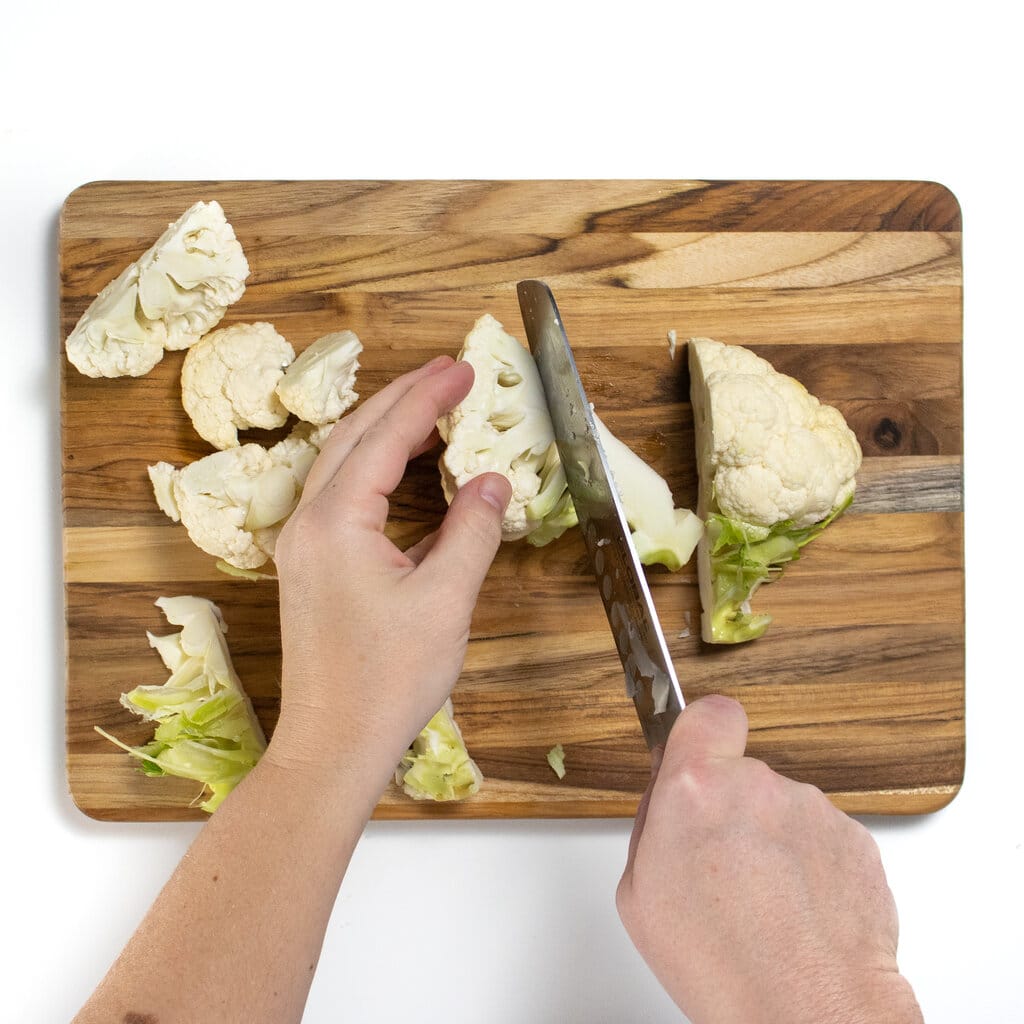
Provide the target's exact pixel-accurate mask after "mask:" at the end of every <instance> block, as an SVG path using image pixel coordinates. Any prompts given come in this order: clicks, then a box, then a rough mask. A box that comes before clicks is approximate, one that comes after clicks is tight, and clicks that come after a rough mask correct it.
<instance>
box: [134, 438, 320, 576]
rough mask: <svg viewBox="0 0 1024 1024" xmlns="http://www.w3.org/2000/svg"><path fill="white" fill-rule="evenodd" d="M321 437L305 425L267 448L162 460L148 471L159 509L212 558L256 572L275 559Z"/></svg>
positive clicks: (248, 446) (246, 446)
mask: <svg viewBox="0 0 1024 1024" xmlns="http://www.w3.org/2000/svg"><path fill="white" fill-rule="evenodd" d="M324 436H325V434H324V432H323V431H315V430H312V429H311V428H310V427H308V426H305V425H300V426H299V427H296V429H295V430H293V431H292V433H291V434H290V435H289V436H288V437H286V438H285V439H284V440H283V441H279V442H278V443H277V444H275V445H274V446H273V447H272V448H269V449H267V448H264V447H262V446H261V445H258V444H244V445H241V446H240V447H238V448H228V449H226V450H224V451H219V452H213V453H212V454H211V455H207V456H205V457H204V458H202V459H198V460H197V461H196V462H192V463H190V464H189V465H187V466H185V467H183V468H182V469H177V468H176V467H174V466H172V465H171V464H170V463H167V462H158V463H156V464H155V465H153V466H150V467H149V478H150V481H151V482H152V484H153V492H154V494H155V496H156V500H157V504H158V505H159V506H160V508H161V510H162V511H163V512H164V514H165V515H167V516H168V517H170V518H171V519H172V520H174V522H181V523H182V524H183V525H184V526H185V528H186V529H187V530H188V535H189V537H190V539H191V540H192V542H193V543H194V544H195V545H196V546H197V547H199V548H201V549H202V550H203V551H205V552H206V553H207V554H210V555H213V556H214V557H216V558H219V559H223V561H225V562H226V563H227V564H228V565H230V566H234V567H235V568H237V569H247V570H248V569H257V568H259V567H260V566H261V565H263V564H264V563H265V562H266V561H267V560H268V559H271V558H273V557H274V548H275V546H276V544H277V538H278V536H279V534H280V532H281V528H282V527H283V526H284V523H285V520H287V518H288V516H290V515H291V514H292V512H293V511H294V509H295V506H296V505H297V504H298V502H299V497H300V495H301V494H302V487H303V484H305V482H306V476H307V475H308V474H309V470H310V467H311V466H312V465H313V460H314V459H315V458H316V456H317V452H318V450H319V445H320V444H321V443H322V441H323V437H324Z"/></svg>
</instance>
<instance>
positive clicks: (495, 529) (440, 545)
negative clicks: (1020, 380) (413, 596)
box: [417, 473, 512, 604]
mask: <svg viewBox="0 0 1024 1024" xmlns="http://www.w3.org/2000/svg"><path fill="white" fill-rule="evenodd" d="M511 497H512V485H511V484H510V483H509V482H508V480H506V479H505V477H503V476H502V475H501V474H500V473H483V474H482V475H480V476H478V477H475V478H474V479H472V480H470V481H469V483H467V484H466V485H465V486H464V487H462V488H461V489H460V490H459V492H458V494H456V495H455V497H454V498H453V499H452V503H451V506H450V507H449V509H448V512H447V513H446V515H445V517H444V521H443V522H442V523H441V527H440V529H439V530H438V531H437V539H436V540H435V541H434V545H433V547H432V548H431V550H430V552H429V553H428V554H427V556H426V557H425V558H424V559H423V562H422V563H421V564H420V566H419V569H418V570H417V572H419V573H421V574H422V575H424V576H426V577H427V578H428V579H429V580H431V581H432V582H433V584H434V585H437V584H440V585H442V586H448V587H450V586H452V585H454V586H457V587H458V588H459V590H460V593H461V594H463V595H466V596H468V597H469V598H470V603H471V604H472V603H473V602H475V601H476V597H477V594H479V592H480V587H481V585H482V584H483V582H484V577H485V576H486V575H487V570H488V569H489V568H490V567H491V562H493V561H494V556H495V554H497V551H498V546H499V545H500V544H501V518H502V515H503V514H504V512H505V507H506V506H507V505H508V503H509V500H510V499H511Z"/></svg>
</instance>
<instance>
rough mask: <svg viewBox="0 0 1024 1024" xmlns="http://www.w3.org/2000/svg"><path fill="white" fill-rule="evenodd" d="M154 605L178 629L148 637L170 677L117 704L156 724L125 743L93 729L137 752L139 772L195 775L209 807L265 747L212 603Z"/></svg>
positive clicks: (186, 600) (171, 600)
mask: <svg viewBox="0 0 1024 1024" xmlns="http://www.w3.org/2000/svg"><path fill="white" fill-rule="evenodd" d="M156 603H157V606H158V607H159V608H160V609H161V610H162V611H163V613H164V615H165V616H166V617H167V621H168V622H170V623H171V624H172V625H175V626H181V627H182V629H181V631H180V632H179V633H172V634H170V635H169V636H154V635H153V634H152V633H147V634H146V635H147V636H148V637H149V645H150V647H153V648H155V650H156V651H157V653H158V654H159V655H160V660H161V661H163V663H164V666H165V667H166V669H167V671H168V672H170V673H171V675H170V678H169V679H168V680H167V682H165V683H164V684H163V685H162V686H137V687H135V689H134V690H132V691H131V692H129V693H123V694H121V704H122V705H123V706H124V707H125V708H127V709H128V710H129V711H131V712H133V713H134V714H136V715H139V716H140V717H141V718H142V719H144V720H145V721H147V722H154V723H156V732H155V733H154V735H153V739H152V740H151V741H150V742H149V743H147V744H145V745H144V746H141V747H129V746H128V745H127V744H124V743H122V742H121V741H120V740H117V739H115V738H114V737H113V736H111V735H110V734H109V733H106V732H104V731H103V730H102V729H100V728H99V727H98V726H97V727H96V731H97V732H98V733H100V734H101V735H102V736H105V737H106V738H107V739H109V740H111V741H112V742H113V743H116V744H117V745H118V746H119V747H121V748H122V749H123V750H126V751H127V752H128V753H130V754H132V755H133V756H134V757H137V758H138V759H139V761H140V763H141V766H142V770H143V772H145V773H146V774H147V775H177V776H180V777H182V778H186V779H195V780H196V781H197V782H202V783H203V784H204V787H205V788H206V789H207V790H209V796H208V798H207V800H206V801H205V802H203V803H202V804H200V805H199V806H200V807H201V808H202V809H203V810H204V811H207V812H209V813H212V812H213V811H215V810H216V809H217V807H219V806H220V804H221V802H222V801H223V800H224V798H225V797H226V796H227V795H228V793H230V792H231V790H232V789H234V788H235V786H237V785H238V783H239V782H240V781H241V780H242V779H243V778H244V777H245V776H246V774H248V772H249V770H250V769H251V768H252V767H253V765H255V764H256V762H257V761H258V760H259V759H260V757H261V756H262V755H263V752H264V751H265V750H266V749H267V741H266V738H265V736H264V735H263V730H262V728H261V727H260V723H259V720H258V719H257V718H256V714H255V712H254V711H253V708H252V703H251V702H250V701H249V698H248V696H246V693H245V691H244V690H243V688H242V684H241V681H240V680H239V678H238V675H237V673H236V672H235V669H234V666H233V665H232V664H231V654H230V652H229V651H228V646H227V642H226V640H225V637H224V634H225V633H226V632H227V626H226V625H225V624H224V618H223V616H222V615H221V613H220V609H219V608H218V607H217V606H216V605H215V604H213V603H212V602H211V601H207V600H206V599H205V598H201V597H189V596H183V597H161V598H160V599H159V600H158V601H157V602H156Z"/></svg>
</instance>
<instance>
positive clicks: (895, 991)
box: [768, 970, 923, 1024]
mask: <svg viewBox="0 0 1024 1024" xmlns="http://www.w3.org/2000/svg"><path fill="white" fill-rule="evenodd" d="M830 982H831V983H830ZM794 994H795V993H794ZM795 995H796V997H795V998H794V999H792V1000H791V1001H790V1000H787V1002H788V1005H787V1006H785V1007H784V1008H782V1011H781V1014H778V1013H777V1014H774V1015H773V1014H770V1015H769V1017H768V1020H769V1021H771V1022H772V1024H774V1022H775V1021H776V1020H778V1021H783V1020H784V1021H786V1022H787V1024H821V1021H824V1020H827V1021H828V1022H829V1024H923V1017H922V1016H921V1009H920V1007H919V1006H918V1003H917V999H916V998H915V996H914V992H913V989H912V988H911V987H910V984H909V982H908V981H907V980H906V978H904V977H903V975H901V974H899V973H898V972H897V971H895V970H892V971H881V970H879V971H873V972H871V973H870V974H869V975H867V976H866V977H857V978H854V979H850V980H849V981H847V982H846V983H845V984H844V983H842V981H841V980H840V979H838V978H836V977H833V978H831V979H819V981H818V982H817V983H815V984H814V985H813V987H811V988H809V990H805V992H804V993H803V994H795ZM779 996H780V997H781V998H782V999H786V996H785V993H784V992H783V991H780V992H779Z"/></svg>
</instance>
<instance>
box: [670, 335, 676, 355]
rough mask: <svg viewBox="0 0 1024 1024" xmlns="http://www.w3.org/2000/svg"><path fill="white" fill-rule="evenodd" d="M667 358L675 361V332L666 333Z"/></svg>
mask: <svg viewBox="0 0 1024 1024" xmlns="http://www.w3.org/2000/svg"><path fill="white" fill-rule="evenodd" d="M668 357H669V359H675V357H676V332H675V331H674V330H673V331H669V332H668Z"/></svg>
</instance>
